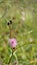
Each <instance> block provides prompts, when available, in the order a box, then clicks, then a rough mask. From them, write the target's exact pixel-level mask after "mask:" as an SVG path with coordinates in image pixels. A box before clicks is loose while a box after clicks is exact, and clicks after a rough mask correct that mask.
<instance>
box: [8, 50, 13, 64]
mask: <svg viewBox="0 0 37 65" xmlns="http://www.w3.org/2000/svg"><path fill="white" fill-rule="evenodd" d="M12 57H13V51H12V55H11V57H10V59H9V62H8V65H9V64H10V62H11V59H12Z"/></svg>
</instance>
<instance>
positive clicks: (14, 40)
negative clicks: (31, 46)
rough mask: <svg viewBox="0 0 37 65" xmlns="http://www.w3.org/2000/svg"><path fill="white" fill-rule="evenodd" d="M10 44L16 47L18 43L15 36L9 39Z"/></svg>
mask: <svg viewBox="0 0 37 65" xmlns="http://www.w3.org/2000/svg"><path fill="white" fill-rule="evenodd" d="M9 44H10V46H11V47H12V48H15V47H16V45H17V40H16V39H15V38H12V39H9Z"/></svg>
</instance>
